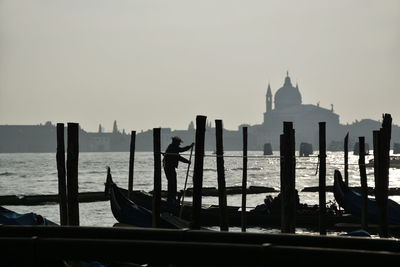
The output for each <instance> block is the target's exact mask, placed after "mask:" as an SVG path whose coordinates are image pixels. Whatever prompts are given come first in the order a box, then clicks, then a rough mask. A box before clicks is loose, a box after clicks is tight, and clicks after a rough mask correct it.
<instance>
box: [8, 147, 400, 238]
mask: <svg viewBox="0 0 400 267" xmlns="http://www.w3.org/2000/svg"><path fill="white" fill-rule="evenodd" d="M241 154H242V152H241V151H226V152H225V156H226V157H225V158H224V163H225V169H226V170H225V177H226V186H240V185H241V182H242V161H243V160H242V158H241V157H240V156H241ZM183 155H184V156H185V157H187V158H188V157H189V155H188V154H186V155H185V154H183ZM248 156H249V159H248V171H247V174H248V178H247V181H248V182H247V183H248V186H251V185H256V186H268V187H273V188H275V189H277V190H279V187H280V163H279V157H278V156H279V152H277V151H276V152H274V155H273V156H263V155H262V152H261V151H249V153H248ZM370 158H372V155H369V156H367V158H366V162H368V160H369V159H370ZM193 162H194V161H193ZM343 162H344V160H343V152H327V172H326V175H327V177H326V184H327V185H332V184H333V173H334V170H335V169H339V170H340V171H342V174H343V169H344V165H343ZM317 163H318V158H317V157H316V155H313V156H311V157H297V158H296V189H297V190H298V191H299V196H300V201H301V202H302V203H307V204H310V205H313V204H318V193H304V192H301V190H302V189H303V188H305V187H310V186H318V174H317V173H316V168H317ZM357 163H358V156H354V155H352V154H351V153H350V154H349V184H350V186H359V185H360V176H359V168H358V164H357ZM193 165H194V164H192V165H191V168H190V169H191V170H190V172H189V179H188V187H191V186H192V180H191V178H192V172H193ZM107 166H110V167H111V173H112V175H113V179H114V181H115V182H116V183H117V184H118V185H119V186H121V187H124V188H127V187H128V171H129V170H128V166H129V153H128V152H110V153H80V154H79V191H80V192H92V191H103V190H104V182H105V179H106V168H107ZM134 169H135V172H134V183H133V186H134V189H140V190H145V191H150V190H152V189H153V175H154V174H153V153H152V152H136V153H135V166H134ZM186 171H187V165H186V164H183V163H180V165H179V168H178V190H180V189H183V187H184V182H185V177H186ZM367 176H368V186H372V187H373V186H374V177H373V169H370V168H367ZM399 177H400V169H390V179H389V187H400V178H399ZM203 179H204V180H203V186H204V187H217V171H216V160H215V155H213V154H212V152H211V151H208V152H206V157H205V160H204V173H203ZM162 188H163V189H164V190H166V188H167V181H166V178H165V175H164V173H163V174H162ZM56 193H58V182H57V165H56V155H55V153H16V154H0V195H38V194H56ZM269 194H270V195H272V196H275V195H276V194H277V193H269ZM266 195H267V194H266V193H262V194H249V195H247V205H248V207H249V208H252V207H255V206H256V205H258V204H261V203H263V200H264V198H265V196H266ZM390 198H392V199H393V200H395V201H397V202H400V196H390ZM326 199H327V202H328V201H334V197H333V194H332V193H330V192H327V196H326ZM202 201H203V203H206V204H217V203H218V199H217V198H216V197H203V200H202ZM228 205H235V206H240V205H241V195H229V196H228ZM7 208H10V209H12V210H14V211H16V212H22V213H23V212H35V213H38V214H41V215H43V216H45V217H47V218H48V219H50V220H52V221H54V222H56V223H59V206H58V204H51V205H41V206H7ZM79 213H80V225H82V226H105V227H111V226H113V225H114V224H115V223H116V222H117V221H116V220H115V218H114V217H113V215H112V213H111V208H110V203H109V202H108V201H105V202H93V203H80V204H79ZM232 230H234V231H235V230H238V229H235V228H233V229H232ZM252 230H253V231H278V230H272V229H261V228H253V229H250V231H252ZM303 231H305V232H307V230H304V229H297V230H296V232H298V233H299V232H300V233H301V232H303Z"/></svg>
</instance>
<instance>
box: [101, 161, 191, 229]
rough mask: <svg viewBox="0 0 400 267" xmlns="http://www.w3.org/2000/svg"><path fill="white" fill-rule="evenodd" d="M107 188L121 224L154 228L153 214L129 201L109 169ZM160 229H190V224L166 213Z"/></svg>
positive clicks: (163, 214)
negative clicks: (114, 180)
mask: <svg viewBox="0 0 400 267" xmlns="http://www.w3.org/2000/svg"><path fill="white" fill-rule="evenodd" d="M106 188H107V190H108V193H109V194H110V205H111V211H112V213H113V215H114V217H115V219H116V220H117V221H118V222H119V223H122V224H128V225H132V226H137V227H152V224H153V223H152V220H153V219H152V217H153V214H152V212H151V211H150V210H148V209H146V208H145V207H142V206H140V205H138V204H136V203H135V202H133V201H132V200H130V199H128V198H127V197H126V196H125V195H124V193H123V192H121V189H120V188H119V187H118V186H117V185H116V184H115V183H114V182H113V180H112V176H111V173H110V169H109V168H108V170H107V186H106ZM160 227H161V228H169V229H180V228H188V227H189V222H188V221H185V220H182V219H180V218H177V217H176V216H174V215H172V214H170V213H167V212H164V213H161V215H160Z"/></svg>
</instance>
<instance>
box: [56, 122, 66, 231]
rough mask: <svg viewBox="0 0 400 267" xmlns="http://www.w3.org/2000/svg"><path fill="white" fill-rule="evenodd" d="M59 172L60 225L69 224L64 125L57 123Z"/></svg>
mask: <svg viewBox="0 0 400 267" xmlns="http://www.w3.org/2000/svg"><path fill="white" fill-rule="evenodd" d="M56 160H57V172H58V196H59V198H60V200H59V201H60V224H61V225H67V223H68V204H67V179H66V172H65V141H64V123H57V153H56Z"/></svg>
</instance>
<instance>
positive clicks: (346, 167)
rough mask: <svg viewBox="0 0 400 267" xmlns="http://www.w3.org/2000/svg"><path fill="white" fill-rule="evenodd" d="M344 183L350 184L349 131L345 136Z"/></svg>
mask: <svg viewBox="0 0 400 267" xmlns="http://www.w3.org/2000/svg"><path fill="white" fill-rule="evenodd" d="M344 183H345V184H346V185H349V133H347V134H346V137H345V138H344Z"/></svg>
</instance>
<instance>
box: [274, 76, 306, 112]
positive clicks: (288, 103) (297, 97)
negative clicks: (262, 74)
mask: <svg viewBox="0 0 400 267" xmlns="http://www.w3.org/2000/svg"><path fill="white" fill-rule="evenodd" d="M300 104H301V94H300V91H299V87H298V86H297V85H296V87H293V85H292V82H291V81H290V77H289V74H287V76H286V78H285V83H284V84H283V86H282V87H281V88H279V90H278V91H277V92H276V93H275V109H285V108H290V107H292V106H296V105H300Z"/></svg>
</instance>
